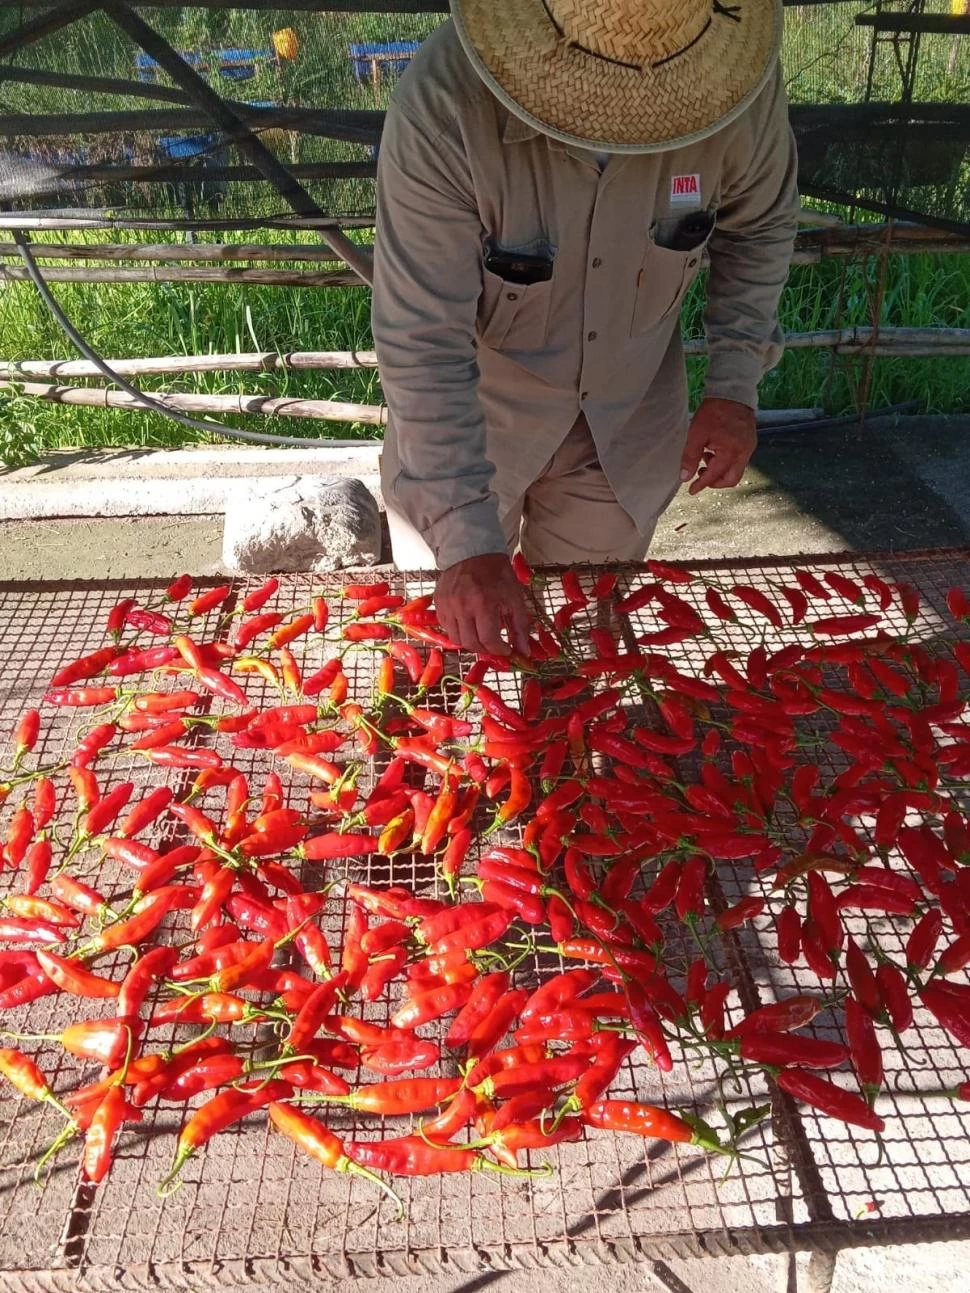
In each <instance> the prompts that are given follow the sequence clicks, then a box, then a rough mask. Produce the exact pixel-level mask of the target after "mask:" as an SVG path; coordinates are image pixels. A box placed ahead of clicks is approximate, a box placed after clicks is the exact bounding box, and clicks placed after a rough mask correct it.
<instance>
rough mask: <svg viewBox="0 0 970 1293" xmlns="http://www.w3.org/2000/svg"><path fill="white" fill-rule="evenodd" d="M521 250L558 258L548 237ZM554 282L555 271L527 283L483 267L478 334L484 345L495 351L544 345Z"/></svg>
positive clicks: (536, 347) (552, 259)
mask: <svg viewBox="0 0 970 1293" xmlns="http://www.w3.org/2000/svg"><path fill="white" fill-rule="evenodd" d="M517 250H523V251H525V252H527V253H533V254H543V255H548V256H549V258H550V260H551V261H552V262H554V260H555V249H553V248H550V247H549V244H548V243H547V242H545V241H544V240H540V241H537V242H535V243H531V244H529V246H528V247H527V248H522V249H517ZM554 281H555V275H554V274H553V277H551V278H548V279H545V280H543V281H539V282H535V283H523V282H521V281H515V280H514V279H509V278H503V277H502V275H501V274H497V273H495V272H494V271H492V270H490V269H486V268H485V267H484V266H483V268H482V295H481V297H480V299H479V303H478V337H479V340H480V341H481V342H482V344H483V345H485V346H488V347H489V348H490V349H492V350H535V349H538V348H539V347H540V346H542V345H543V344H544V343H545V341H546V337H547V335H548V331H549V308H550V304H551V302H552V287H553V282H554Z"/></svg>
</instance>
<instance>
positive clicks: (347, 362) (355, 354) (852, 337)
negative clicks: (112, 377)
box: [0, 328, 970, 411]
mask: <svg viewBox="0 0 970 1293" xmlns="http://www.w3.org/2000/svg"><path fill="white" fill-rule="evenodd" d="M785 347H786V349H788V350H818V349H831V350H835V351H837V352H838V353H840V354H859V353H862V352H867V353H871V354H875V355H884V356H906V357H909V356H925V355H936V356H940V357H946V356H962V355H966V354H970V328H880V329H879V330H878V333H876V332H874V330H873V329H872V328H841V329H833V330H831V331H817V332H796V333H790V334H789V335H788V336H787V337H786V338H785ZM684 350H685V352H686V353H687V354H688V355H703V354H706V353H707V343H706V342H705V341H704V340H703V338H695V339H692V340H690V341H685V342H684ZM105 362H106V363H107V365H108V367H109V368H113V369H114V370H115V371H116V372H117V373H118V375H119V376H121V377H148V376H172V375H176V374H178V375H184V374H187V373H212V372H232V373H254V372H285V371H293V372H299V371H303V372H314V371H327V370H340V369H374V368H376V367H377V355H376V354H375V353H374V351H372V350H294V351H286V352H275V351H252V352H245V353H241V354H228V355H160V356H158V357H151V358H142V359H107V360H106V361H105ZM0 375H2V376H3V377H5V378H6V379H8V380H9V381H14V382H16V381H20V380H22V379H23V378H25V377H27V378H34V377H51V378H72V379H77V378H87V377H91V378H96V379H98V380H101V373H100V372H99V370H98V369H97V368H95V366H94V365H93V364H92V363H89V362H88V361H87V360H84V359H21V360H7V361H6V362H0ZM153 394H154V392H153ZM229 398H232V399H235V398H236V397H235V396H232V397H229ZM256 411H259V410H256Z"/></svg>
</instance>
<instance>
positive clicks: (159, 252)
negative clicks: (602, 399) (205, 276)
mask: <svg viewBox="0 0 970 1293" xmlns="http://www.w3.org/2000/svg"><path fill="white" fill-rule="evenodd" d="M968 245H970V244H968ZM361 246H362V247H363V248H364V250H371V249H370V248H368V247H367V245H366V244H361ZM30 249H31V251H32V252H33V253H34V259H35V260H109V261H110V260H135V261H138V260H157V261H162V262H169V261H180V260H208V261H218V262H222V261H235V260H267V261H310V262H312V263H314V264H319V263H323V264H329V265H341V264H343V262H342V261H340V260H338V259H337V258H336V257H335V256H334V254H333V252H332V251H331V250H330V248H329V247H309V246H307V245H306V244H304V243H241V242H228V243H213V242H208V243H206V242H195V243H168V242H161V243H130V242H127V243H126V242H109V243H55V242H48V243H44V242H32V243H31V244H30ZM4 258H6V259H13V260H19V259H20V252H19V251H18V250H17V248H16V246H15V244H14V243H12V242H8V241H6V240H5V239H0V259H4Z"/></svg>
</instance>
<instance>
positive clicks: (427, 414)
mask: <svg viewBox="0 0 970 1293" xmlns="http://www.w3.org/2000/svg"><path fill="white" fill-rule="evenodd" d="M451 8H452V19H453V21H452V22H450V23H446V24H445V25H444V26H443V27H442V28H441V29H439V30H438V31H437V32H436V33H435V34H434V35H433V36H432V37H431V38H430V39H429V40H428V41H427V42H426V43H425V45H424V46H423V47H422V49H421V50H420V51H419V53H418V56H417V57H416V58H415V60H414V62H413V64H412V65H411V67H410V68H409V69H408V71H407V72H406V73H405V75H404V77H403V78H402V80H401V83H400V85H399V87H398V89H397V92H396V94H395V97H394V102H393V104H392V106H391V110H390V112H389V113H388V118H387V124H386V128H385V132H384V137H383V142H382V145H381V153H380V165H379V177H378V212H377V241H376V258H375V281H374V312H373V322H374V337H375V342H376V346H377V353H378V358H379V361H380V367H381V372H382V377H383V383H384V391H385V394H386V398H387V403H388V408H389V411H390V420H389V425H388V430H387V437H386V441H385V448H384V456H383V463H382V477H383V488H384V495H385V500H386V504H387V510H388V520H389V524H390V529H391V538H392V546H393V549H394V558H395V561H396V563H397V564H398V566H400V567H402V568H405V569H407V568H429V567H433V566H437V568H438V570H439V571H440V574H439V576H438V585H437V598H436V601H437V606H438V611H439V614H440V618H441V622H442V624H443V626H444V627H445V629H446V630H447V631H448V632H449V633H450V634H451V635H452V637H454V638H455V639H456V640H458V641H460V642H461V643H462V645H463V646H465V647H466V648H468V649H469V650H473V651H483V650H485V651H490V652H493V653H496V652H501V653H507V652H508V650H509V649H510V646H511V647H512V648H514V649H516V650H523V649H524V648H525V646H526V635H527V629H528V620H527V614H526V609H525V605H524V600H523V597H522V592H521V589H520V588H519V586H518V584H517V583H516V580H515V577H514V574H513V572H512V569H511V563H510V560H509V555H508V554H509V552H511V551H514V550H515V548H516V547H517V546H520V547H521V550H522V552H523V554H524V556H525V557H526V559H527V560H529V561H530V562H548V563H557V562H561V563H567V564H570V563H576V562H583V561H591V562H603V561H611V560H612V561H616V560H640V559H642V557H643V556H644V555H645V553H646V551H647V548H648V546H649V543H650V540H651V538H652V536H653V531H654V527H655V525H656V522H657V518H658V517H659V515H660V514H661V512H663V510H664V508H665V507H666V506H667V504H668V503H669V502H670V500H671V498H672V497H673V495H674V493H675V492H676V490H677V488H678V485H679V484H680V483H681V482H682V481H687V480H693V483H692V484H691V486H690V491H691V493H694V494H696V493H698V492H699V491H700V490H702V489H704V488H706V487H710V488H715V489H723V488H730V487H732V486H734V485H736V484H737V483H738V482H739V480H740V479H741V476H742V473H743V472H744V468H745V466H746V464H747V462H748V460H749V458H750V457H751V454H752V452H753V451H754V448H755V443H756V431H755V409H756V405H757V386H758V383H759V381H760V379H761V377H762V376H763V375H764V373H765V372H766V371H767V369H768V368H770V367H772V366H773V365H774V364H775V363H777V362H778V359H779V358H780V355H781V347H780V344H779V343H780V332H779V329H778V320H777V304H778V297H779V295H780V292H781V288H782V285H783V283H784V280H785V276H786V273H787V268H788V262H789V259H790V255H791V249H792V242H793V238H794V230H795V212H796V204H797V197H796V190H795V153H794V142H793V139H792V136H791V132H790V129H789V127H788V119H787V111H786V105H785V96H784V89H783V84H782V79H781V72H780V69H779V66H778V49H779V45H780V39H781V7H780V2H779V0H740V2H739V3H734V4H724V3H720V0H714V2H713V4H712V0H451ZM705 249H706V250H707V252H708V253H709V256H710V283H709V288H708V305H707V311H706V315H705V325H706V331H707V337H708V344H709V350H710V363H709V367H708V372H707V383H706V389H705V398H704V400H703V402H702V404H701V405H700V408H699V409H698V411H697V413H696V414H695V416H694V419H693V421H692V422H689V417H688V411H687V384H686V377H685V371H684V359H683V353H682V349H681V342H680V330H679V315H680V304H681V301H682V300H683V297H684V294H685V293H686V291H687V289H688V287H689V285H690V283H691V282H692V281H693V279H694V277H695V276H696V274H697V273H698V271H699V268H700V264H701V258H702V253H703V252H704V251H705ZM503 631H504V632H505V633H506V634H507V635H508V642H506V641H505V639H504V638H503V636H502V634H503Z"/></svg>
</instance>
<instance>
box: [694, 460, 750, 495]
mask: <svg viewBox="0 0 970 1293" xmlns="http://www.w3.org/2000/svg"><path fill="white" fill-rule="evenodd" d="M736 468H739V469H740V471H741V472H743V471H744V463H743V462H742V459H741V457H740V455H739V454H737V453H727V452H725V451H723V450H722V451H721V453H718V454H714V455H713V456H712V457H710V458H708V460H707V462H706V463H705V464H704V467H703V469H702V470H701V473H700V475H699V476H698V477H697V479H696V480H695V481H694V483H693V484H692V485H691V487H690V491H689V492H690V493H691V494H699V493H700V492H701V490H702V489H718V488H719V487H720V486H721V485H722V484H723V482H724V479H725V477H726V476H728V475H729V474H730V473H731V472H732V471H734V470H735V469H736ZM738 479H740V475H739V477H738Z"/></svg>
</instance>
